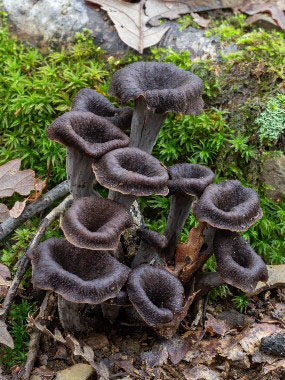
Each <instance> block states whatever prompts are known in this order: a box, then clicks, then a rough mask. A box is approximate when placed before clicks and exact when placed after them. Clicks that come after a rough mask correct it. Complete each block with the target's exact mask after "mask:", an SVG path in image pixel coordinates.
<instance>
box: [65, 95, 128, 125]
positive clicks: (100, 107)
mask: <svg viewBox="0 0 285 380" xmlns="http://www.w3.org/2000/svg"><path fill="white" fill-rule="evenodd" d="M71 109H72V111H84V112H92V113H94V114H95V115H98V116H102V117H105V118H107V119H109V120H110V121H111V122H112V123H113V124H115V125H116V126H117V127H119V128H122V129H126V128H129V127H130V126H131V121H132V116H133V110H132V109H131V108H130V107H123V108H116V107H114V106H113V104H112V103H111V102H110V101H109V100H108V99H107V98H105V96H103V95H101V94H99V93H98V92H97V91H95V90H92V89H91V88H83V89H81V90H80V91H78V93H77V95H76V96H75V98H74V99H73V102H72V106H71Z"/></svg>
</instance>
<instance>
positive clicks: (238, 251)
mask: <svg viewBox="0 0 285 380" xmlns="http://www.w3.org/2000/svg"><path fill="white" fill-rule="evenodd" d="M214 253H215V257H216V260H217V270H218V272H219V274H220V276H221V277H222V279H223V280H224V281H225V282H226V283H227V284H230V285H232V286H234V287H236V288H238V289H241V290H243V291H245V292H249V293H251V292H253V291H254V289H255V287H256V284H257V283H258V281H267V280H268V271H267V268H266V265H265V264H264V262H263V260H262V258H261V257H260V256H259V255H258V254H257V253H256V252H255V251H254V250H253V249H252V248H251V246H250V245H249V244H248V243H247V242H246V240H244V238H242V237H241V236H240V235H239V233H237V232H232V231H225V230H217V231H216V234H215V238H214Z"/></svg>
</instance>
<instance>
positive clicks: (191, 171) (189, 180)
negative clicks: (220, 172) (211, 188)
mask: <svg viewBox="0 0 285 380" xmlns="http://www.w3.org/2000/svg"><path fill="white" fill-rule="evenodd" d="M168 173H169V176H170V180H169V181H168V187H169V192H170V193H171V194H175V193H179V194H183V195H185V194H186V195H196V196H199V195H201V194H202V193H203V191H204V190H205V188H206V187H207V186H208V185H210V183H212V182H213V180H214V176H215V175H214V173H213V172H212V170H211V169H209V168H207V166H202V165H198V164H176V165H173V166H171V167H170V168H169V169H168Z"/></svg>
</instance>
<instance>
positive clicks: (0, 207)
mask: <svg viewBox="0 0 285 380" xmlns="http://www.w3.org/2000/svg"><path fill="white" fill-rule="evenodd" d="M9 216H10V214H9V209H8V207H7V206H6V205H4V203H0V222H1V223H2V222H4V221H5V220H6V219H8V218H9Z"/></svg>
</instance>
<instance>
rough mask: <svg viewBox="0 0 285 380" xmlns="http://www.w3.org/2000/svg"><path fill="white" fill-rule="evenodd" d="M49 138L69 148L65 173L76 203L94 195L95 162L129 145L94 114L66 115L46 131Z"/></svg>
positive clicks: (116, 128) (112, 127) (79, 112)
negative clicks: (111, 151) (114, 150)
mask: <svg viewBox="0 0 285 380" xmlns="http://www.w3.org/2000/svg"><path fill="white" fill-rule="evenodd" d="M47 135H48V138H49V139H51V140H55V141H57V142H59V143H61V144H63V145H65V146H66V149H67V156H66V171H67V178H68V180H69V187H70V192H71V193H72V195H73V197H74V199H76V198H80V197H83V196H91V195H94V190H93V183H94V180H95V178H94V173H93V171H92V166H91V165H92V162H93V161H94V159H99V158H100V157H102V156H103V155H104V154H105V153H107V152H109V151H110V150H112V149H116V148H122V147H125V146H127V145H128V144H129V138H128V136H127V135H125V133H124V132H122V131H121V130H120V129H119V128H118V127H116V126H115V125H114V124H112V123H111V122H110V121H108V120H106V119H105V118H103V117H101V116H97V115H94V114H93V113H91V112H82V111H71V112H66V113H65V114H63V115H62V116H59V117H58V118H57V119H55V120H54V121H53V123H52V124H51V125H50V126H49V127H48V129H47Z"/></svg>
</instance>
